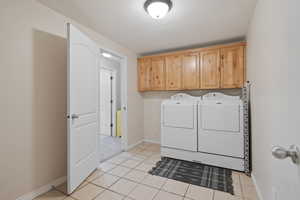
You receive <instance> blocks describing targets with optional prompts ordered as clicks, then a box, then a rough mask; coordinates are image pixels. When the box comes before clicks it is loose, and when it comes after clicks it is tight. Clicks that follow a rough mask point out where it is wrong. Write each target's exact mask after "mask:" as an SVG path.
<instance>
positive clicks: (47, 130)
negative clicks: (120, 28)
mask: <svg viewBox="0 0 300 200" xmlns="http://www.w3.org/2000/svg"><path fill="white" fill-rule="evenodd" d="M69 21H71V20H68V19H67V18H66V17H64V16H62V15H60V14H57V13H55V12H54V11H52V10H50V9H48V8H46V7H44V6H42V5H40V4H38V3H37V2H36V1H34V0H28V1H20V0H1V6H0V27H1V30H0V44H1V45H0V83H1V84H0V91H1V95H0V111H1V115H0V158H1V161H0V199H3V200H4V199H5V200H13V199H16V198H17V197H19V196H21V195H23V194H25V193H28V192H31V191H32V190H34V189H36V188H38V187H40V186H43V185H45V184H47V183H49V182H51V181H53V180H55V179H57V178H59V177H62V176H65V175H66V50H67V46H66V44H67V43H66V26H65V24H66V22H69ZM73 24H75V25H77V26H78V27H79V28H80V29H81V30H83V31H84V32H85V33H87V34H88V35H89V36H90V37H91V38H92V39H94V40H95V41H97V42H98V43H99V45H100V46H102V47H105V48H109V49H112V50H114V51H117V52H119V53H122V54H125V55H126V56H128V117H129V119H128V134H129V135H128V141H129V145H131V144H134V143H136V142H137V141H140V140H141V139H142V138H143V100H142V97H141V96H140V94H139V93H138V92H137V86H136V82H137V81H136V55H135V54H134V53H132V52H130V51H129V50H127V49H125V48H123V47H121V46H119V45H118V44H116V43H114V42H112V41H110V40H108V39H106V38H104V37H102V36H101V35H99V34H97V33H95V32H93V31H91V30H89V29H88V28H85V27H83V26H80V25H78V24H76V23H74V22H73Z"/></svg>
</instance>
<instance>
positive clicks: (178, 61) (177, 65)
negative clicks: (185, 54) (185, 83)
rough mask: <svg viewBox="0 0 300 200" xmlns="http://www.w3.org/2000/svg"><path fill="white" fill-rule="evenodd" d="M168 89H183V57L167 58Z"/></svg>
mask: <svg viewBox="0 0 300 200" xmlns="http://www.w3.org/2000/svg"><path fill="white" fill-rule="evenodd" d="M166 89H167V90H181V89H182V56H181V55H177V56H167V57H166Z"/></svg>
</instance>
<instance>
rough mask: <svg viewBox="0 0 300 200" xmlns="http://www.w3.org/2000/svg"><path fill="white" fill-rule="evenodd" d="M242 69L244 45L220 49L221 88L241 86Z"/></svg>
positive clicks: (242, 80)
mask: <svg viewBox="0 0 300 200" xmlns="http://www.w3.org/2000/svg"><path fill="white" fill-rule="evenodd" d="M244 70H245V69H244V47H242V46H235V47H227V48H222V49H221V88H241V87H243V85H244V73H245V72H244Z"/></svg>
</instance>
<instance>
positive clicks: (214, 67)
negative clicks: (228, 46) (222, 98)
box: [200, 49, 221, 89]
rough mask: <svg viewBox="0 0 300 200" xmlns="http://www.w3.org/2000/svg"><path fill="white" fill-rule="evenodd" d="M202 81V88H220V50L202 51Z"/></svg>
mask: <svg viewBox="0 0 300 200" xmlns="http://www.w3.org/2000/svg"><path fill="white" fill-rule="evenodd" d="M200 68H201V72H200V81H201V84H200V85H201V88H202V89H215V88H220V79H221V75H220V50H219V49H213V50H207V51H202V52H200Z"/></svg>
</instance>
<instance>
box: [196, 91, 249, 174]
mask: <svg viewBox="0 0 300 200" xmlns="http://www.w3.org/2000/svg"><path fill="white" fill-rule="evenodd" d="M243 124H244V120H243V102H242V100H241V99H240V97H239V96H228V95H225V94H222V93H208V94H206V95H204V96H203V97H202V101H201V102H200V104H199V106H198V151H199V152H201V153H207V154H212V155H219V156H224V157H230V158H235V159H237V160H240V161H243V159H244V128H243ZM222 167H228V166H226V164H224V165H223V166H222ZM235 168H236V169H239V170H242V169H243V168H242V167H241V163H240V162H239V163H238V164H236V167H235Z"/></svg>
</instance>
